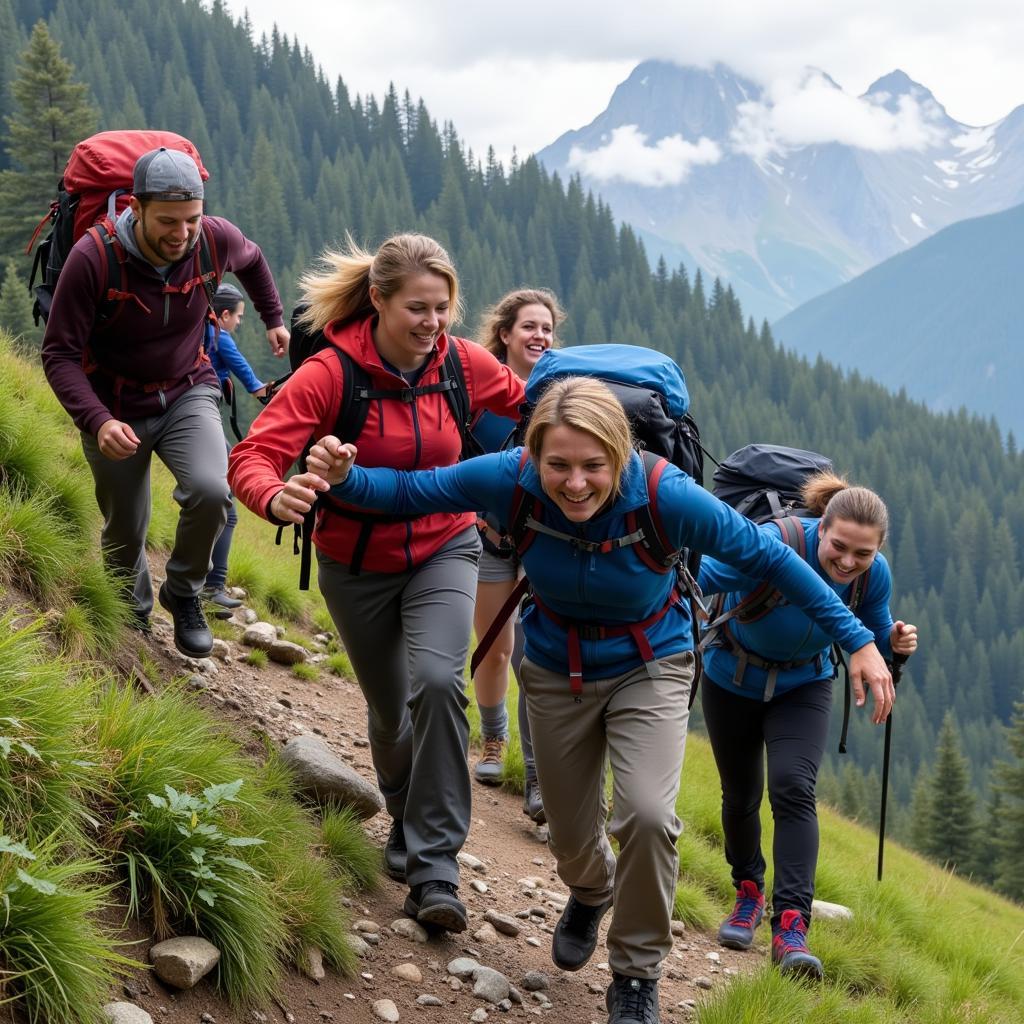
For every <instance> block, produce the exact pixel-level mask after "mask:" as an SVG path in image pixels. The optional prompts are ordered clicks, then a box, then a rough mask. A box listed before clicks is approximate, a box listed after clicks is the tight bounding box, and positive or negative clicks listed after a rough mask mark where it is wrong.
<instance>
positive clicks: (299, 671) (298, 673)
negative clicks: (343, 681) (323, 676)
mask: <svg viewBox="0 0 1024 1024" xmlns="http://www.w3.org/2000/svg"><path fill="white" fill-rule="evenodd" d="M292 675H293V676H295V677H296V678H297V679H305V680H307V681H309V682H312V681H313V680H314V679H317V678H319V676H320V666H319V665H307V664H306V663H305V662H303V661H300V662H299V663H298V664H297V665H292Z"/></svg>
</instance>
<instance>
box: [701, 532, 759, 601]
mask: <svg viewBox="0 0 1024 1024" xmlns="http://www.w3.org/2000/svg"><path fill="white" fill-rule="evenodd" d="M758 529H760V530H771V531H772V532H773V534H777V533H778V529H777V527H775V526H774V525H773V524H771V523H767V524H763V525H761V526H759V527H758ZM759 583H760V581H759V580H754V579H751V578H750V577H749V576H744V575H743V573H741V572H740V571H739V570H737V569H735V568H733V567H732V566H731V565H726V564H725V563H724V562H720V561H718V559H717V558H712V557H711V556H710V555H705V556H704V557H703V558H702V559H701V562H700V575H699V576H698V577H697V585H698V586H699V587H700V590H701V593H702V594H706V595H708V596H709V597H710V596H711V595H712V594H736V593H745V592H746V591H749V590H753V589H754V588H755V587H756V586H758V584H759Z"/></svg>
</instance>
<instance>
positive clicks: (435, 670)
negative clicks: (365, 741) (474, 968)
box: [317, 527, 480, 885]
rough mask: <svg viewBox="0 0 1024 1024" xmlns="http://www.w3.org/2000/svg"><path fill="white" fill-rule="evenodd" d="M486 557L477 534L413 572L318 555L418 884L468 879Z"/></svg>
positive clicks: (411, 875)
mask: <svg viewBox="0 0 1024 1024" xmlns="http://www.w3.org/2000/svg"><path fill="white" fill-rule="evenodd" d="M479 557H480V539H479V537H478V535H477V531H476V529H475V527H471V528H470V529H468V530H466V531H465V532H463V533H460V534H459V535H458V536H457V537H454V538H452V540H450V541H449V542H448V543H447V544H446V545H445V546H444V547H443V548H441V550H440V551H437V552H436V553H435V554H433V555H432V556H431V557H430V558H428V559H427V561H426V562H424V563H423V564H422V565H419V566H417V567H416V568H415V569H412V570H411V571H409V572H399V573H373V572H366V573H362V574H361V575H359V576H353V575H351V574H350V573H349V571H348V567H347V566H345V565H342V564H341V563H339V562H335V561H333V560H332V559H330V558H328V557H327V556H326V555H324V554H322V553H319V552H318V553H317V560H318V562H319V567H320V575H319V580H320V590H321V592H322V593H323V595H324V600H325V601H326V603H327V609H328V611H329V612H330V613H331V618H332V619H333V620H334V624H335V625H336V626H337V627H338V633H339V634H340V636H341V640H342V643H343V644H344V645H345V650H346V651H347V652H348V655H349V658H350V659H351V661H352V667H353V668H354V669H355V673H356V678H357V680H358V682H359V687H360V689H361V690H362V691H363V696H364V697H365V699H366V712H367V722H368V726H369V737H370V751H371V753H372V755H373V765H374V768H375V769H376V771H377V782H378V784H379V786H380V789H381V793H382V794H383V795H384V800H385V803H386V804H387V809H388V813H389V814H390V815H391V816H392V817H393V818H395V819H396V820H399V821H402V822H403V825H404V831H405V842H406V845H407V846H408V848H409V857H408V861H407V870H406V876H407V879H408V882H409V884H410V885H419V884H420V883H421V882H426V881H432V880H439V881H447V882H454V883H456V884H457V883H458V881H459V868H458V864H457V863H456V860H455V855H456V854H457V853H458V852H459V850H460V849H462V844H463V843H464V842H465V841H466V834H467V833H468V831H469V821H470V783H469V769H468V767H467V762H466V755H467V751H468V748H469V721H468V720H467V718H466V706H467V705H468V703H469V700H468V698H467V697H466V683H465V679H464V676H463V672H464V669H465V665H466V652H467V650H468V649H469V635H470V630H471V629H472V624H473V604H474V602H475V600H476V577H477V560H478V558H479Z"/></svg>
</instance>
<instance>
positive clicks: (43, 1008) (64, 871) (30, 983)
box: [0, 837, 141, 1024]
mask: <svg viewBox="0 0 1024 1024" xmlns="http://www.w3.org/2000/svg"><path fill="white" fill-rule="evenodd" d="M4 838H6V837H4ZM60 845H61V844H60V843H58V842H55V841H54V840H53V839H52V838H51V839H49V840H44V841H43V842H42V844H41V845H40V846H37V847H36V848H35V849H34V850H31V849H29V848H28V847H24V846H23V847H22V852H17V849H18V848H17V847H14V852H10V851H11V848H12V845H11V844H10V843H9V842H6V843H5V842H4V839H0V892H2V893H3V894H4V896H3V927H2V928H0V963H2V964H3V975H4V978H3V981H4V984H3V988H0V1005H3V1004H4V1003H7V1002H12V1001H13V1002H17V1004H18V1005H19V1008H20V1009H21V1011H22V1012H23V1013H24V1016H25V1019H27V1020H28V1021H29V1022H31V1024H101V1022H102V1021H103V1020H104V1019H105V1018H104V1016H103V1014H102V1012H101V1010H100V1007H101V1006H102V1005H103V1003H104V1002H106V999H107V992H108V991H109V990H110V987H111V985H112V984H113V982H114V980H115V978H116V977H117V975H118V974H119V973H124V972H125V971H126V970H127V969H128V968H130V967H136V966H141V965H138V964H136V963H134V961H132V960H130V959H128V958H126V957H123V956H120V955H119V954H118V953H117V952H115V950H114V938H113V937H110V936H105V935H103V934H102V933H101V932H100V931H99V930H98V929H97V928H96V926H95V924H94V919H95V917H96V915H97V914H98V913H99V912H100V910H102V909H103V907H104V906H105V905H106V904H107V903H108V901H109V898H110V889H109V887H105V886H100V885H97V884H96V883H95V881H94V879H95V877H96V875H97V872H98V871H99V869H100V867H101V865H100V864H99V863H98V862H95V861H89V860H85V859H80V858H74V859H70V860H68V859H63V858H61V856H60V853H59V848H60ZM5 851H6V852H5ZM19 872H20V874H19Z"/></svg>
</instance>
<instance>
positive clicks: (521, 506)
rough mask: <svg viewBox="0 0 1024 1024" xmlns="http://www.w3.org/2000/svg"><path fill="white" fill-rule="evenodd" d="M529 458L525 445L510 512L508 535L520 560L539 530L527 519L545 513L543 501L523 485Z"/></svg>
mask: <svg viewBox="0 0 1024 1024" xmlns="http://www.w3.org/2000/svg"><path fill="white" fill-rule="evenodd" d="M529 459H530V452H529V449H528V448H525V447H524V448H523V451H522V454H521V455H520V456H519V472H518V473H517V474H516V486H515V489H514V490H513V491H512V501H511V503H510V504H509V513H508V535H509V536H510V537H511V538H512V543H513V545H514V546H515V549H516V554H517V555H518V556H519V558H520V560H521V559H522V557H523V554H524V553H525V552H526V550H527V548H529V546H530V545H531V544H532V543H533V541H534V538H535V537H536V536H537V531H536V530H534V529H532V528H531V527H530V526H528V525H527V520H528V519H530V518H531V517H532V518H533V519H534V520H539V519H540V518H541V517H542V516H543V514H544V512H543V506H542V505H541V503H540V502H539V501H538V500H537V499H536V498H535V497H534V496H533V495H532V494H530V493H529V492H528V491H527V490H526V488H525V487H523V485H522V476H523V470H524V469H525V468H526V463H527V462H528V461H529Z"/></svg>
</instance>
